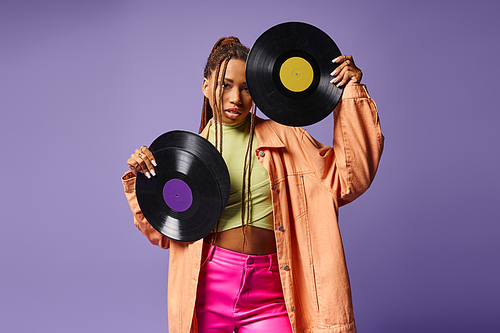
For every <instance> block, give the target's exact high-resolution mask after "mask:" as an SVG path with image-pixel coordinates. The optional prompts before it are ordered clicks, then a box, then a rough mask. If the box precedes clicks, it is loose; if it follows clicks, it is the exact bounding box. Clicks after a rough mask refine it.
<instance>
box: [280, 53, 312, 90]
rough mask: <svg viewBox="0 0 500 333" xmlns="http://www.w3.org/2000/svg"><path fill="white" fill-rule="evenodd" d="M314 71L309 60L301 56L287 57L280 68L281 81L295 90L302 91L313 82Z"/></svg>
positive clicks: (286, 86)
mask: <svg viewBox="0 0 500 333" xmlns="http://www.w3.org/2000/svg"><path fill="white" fill-rule="evenodd" d="M313 77H314V71H313V68H312V66H311V64H309V62H308V61H307V60H305V59H304V58H301V57H292V58H289V59H287V60H286V61H285V62H284V63H283V65H281V68H280V80H281V83H283V85H284V86H285V88H287V89H288V90H291V91H293V92H302V91H304V90H306V89H307V88H309V86H310V85H311V83H312V82H313Z"/></svg>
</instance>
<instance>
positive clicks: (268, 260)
mask: <svg viewBox="0 0 500 333" xmlns="http://www.w3.org/2000/svg"><path fill="white" fill-rule="evenodd" d="M203 258H204V259H205V258H206V259H207V260H210V261H212V260H213V261H222V262H225V263H227V264H231V265H237V266H251V267H272V266H276V265H278V258H277V254H276V253H271V254H264V255H253V254H243V253H239V252H234V251H230V250H226V249H223V248H221V247H218V246H215V245H210V244H208V243H205V242H203ZM203 261H204V260H203Z"/></svg>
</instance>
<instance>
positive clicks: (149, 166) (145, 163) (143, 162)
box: [134, 147, 156, 178]
mask: <svg viewBox="0 0 500 333" xmlns="http://www.w3.org/2000/svg"><path fill="white" fill-rule="evenodd" d="M142 149H143V148H142V147H141V148H139V149H136V150H135V154H134V155H135V156H136V160H137V161H138V162H139V167H140V169H141V171H142V172H143V173H144V175H146V177H148V178H151V175H153V176H156V173H155V169H154V167H153V163H151V160H150V159H149V157H148V155H146V153H143V152H142ZM151 156H152V155H151Z"/></svg>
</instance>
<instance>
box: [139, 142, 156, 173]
mask: <svg viewBox="0 0 500 333" xmlns="http://www.w3.org/2000/svg"><path fill="white" fill-rule="evenodd" d="M138 150H139V153H138V155H139V156H140V157H141V158H142V159H143V160H144V162H145V164H146V167H147V169H146V170H148V172H150V173H151V174H152V175H153V176H156V172H155V168H154V167H155V166H156V161H155V158H154V156H153V153H152V152H151V151H150V150H149V149H148V147H146V146H142V147H141V148H139V149H138Z"/></svg>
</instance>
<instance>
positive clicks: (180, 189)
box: [163, 178, 193, 212]
mask: <svg viewBox="0 0 500 333" xmlns="http://www.w3.org/2000/svg"><path fill="white" fill-rule="evenodd" d="M163 199H164V200H165V203H166V204H167V205H168V206H169V207H170V208H172V209H173V210H175V211H178V212H183V211H185V210H187V209H188V208H189V207H191V204H192V203H193V193H192V192H191V189H190V188H189V186H188V185H187V184H186V183H185V182H183V181H182V180H180V179H175V178H174V179H170V180H169V181H168V182H166V183H165V186H163Z"/></svg>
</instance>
